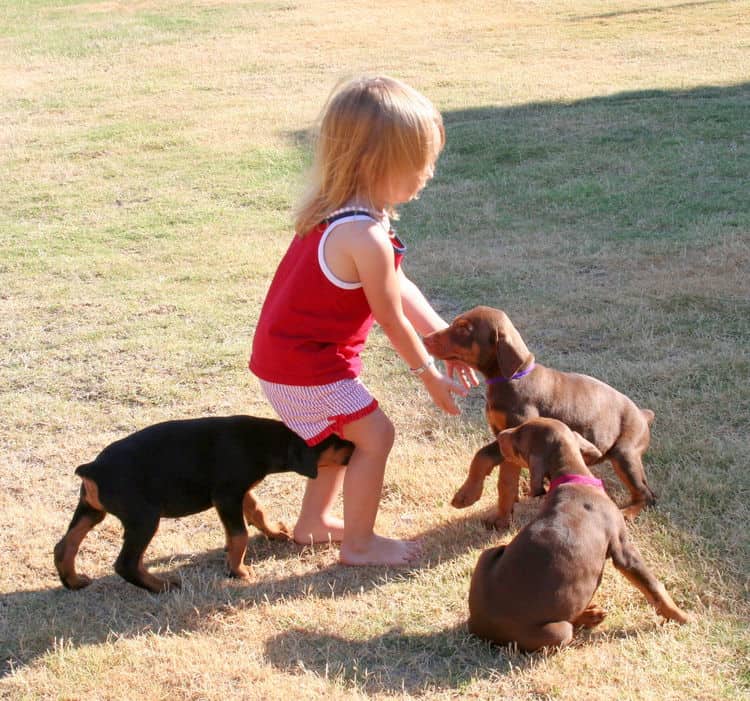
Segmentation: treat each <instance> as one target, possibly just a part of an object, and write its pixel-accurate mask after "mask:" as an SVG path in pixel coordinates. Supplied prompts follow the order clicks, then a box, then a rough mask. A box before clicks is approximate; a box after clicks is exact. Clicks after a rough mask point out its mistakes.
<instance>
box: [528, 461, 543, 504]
mask: <svg viewBox="0 0 750 701" xmlns="http://www.w3.org/2000/svg"><path fill="white" fill-rule="evenodd" d="M529 472H530V473H531V484H530V487H531V496H532V497H540V496H542V495H544V494H546V492H545V489H544V478H545V476H546V475H547V469H546V467H545V463H544V458H542V457H540V456H538V455H531V456H530V458H529Z"/></svg>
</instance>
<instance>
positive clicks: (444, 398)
mask: <svg viewBox="0 0 750 701" xmlns="http://www.w3.org/2000/svg"><path fill="white" fill-rule="evenodd" d="M421 378H422V382H424V386H425V388H426V389H427V391H428V392H429V394H430V397H431V399H432V401H433V402H435V404H436V405H437V406H438V407H440V408H441V409H442V410H443V411H444V412H446V413H447V414H454V415H455V414H460V413H461V410H460V409H459V408H458V407H457V406H456V402H455V401H454V399H453V396H452V395H453V394H457V395H459V396H460V397H465V396H466V395H467V394H468V389H466V388H465V387H462V386H461V385H459V384H458V383H457V382H454V381H453V380H451V379H450V378H449V377H447V376H446V375H443V374H442V373H441V372H440V371H439V370H437V369H436V368H435V367H431V368H430V369H429V370H427V371H426V372H424V373H423V374H422V375H421Z"/></svg>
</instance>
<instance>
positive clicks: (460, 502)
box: [451, 482, 482, 509]
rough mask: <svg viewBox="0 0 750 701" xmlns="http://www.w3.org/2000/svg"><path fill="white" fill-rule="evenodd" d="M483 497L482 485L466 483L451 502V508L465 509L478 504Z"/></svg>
mask: <svg viewBox="0 0 750 701" xmlns="http://www.w3.org/2000/svg"><path fill="white" fill-rule="evenodd" d="M481 496H482V484H481V483H479V484H478V485H477V484H476V483H474V482H465V483H464V484H462V485H461V487H460V488H459V490H458V491H457V492H456V495H455V496H454V497H453V499H452V500H451V506H454V507H455V508H456V509H465V508H466V507H467V506H471V505H472V504H476V503H477V502H478V501H479V499H480V497H481Z"/></svg>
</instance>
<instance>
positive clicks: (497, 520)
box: [482, 514, 510, 531]
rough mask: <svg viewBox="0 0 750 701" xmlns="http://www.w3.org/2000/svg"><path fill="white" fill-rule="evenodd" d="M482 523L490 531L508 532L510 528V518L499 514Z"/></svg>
mask: <svg viewBox="0 0 750 701" xmlns="http://www.w3.org/2000/svg"><path fill="white" fill-rule="evenodd" d="M482 523H483V524H484V527H485V528H486V529H487V530H488V531H507V530H508V529H509V528H510V516H504V515H502V514H497V515H495V516H490V517H489V518H485V519H482Z"/></svg>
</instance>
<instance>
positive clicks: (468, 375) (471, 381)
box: [444, 360, 479, 390]
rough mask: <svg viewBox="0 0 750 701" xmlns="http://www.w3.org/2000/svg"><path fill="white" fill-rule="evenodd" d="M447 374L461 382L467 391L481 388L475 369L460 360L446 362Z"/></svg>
mask: <svg viewBox="0 0 750 701" xmlns="http://www.w3.org/2000/svg"><path fill="white" fill-rule="evenodd" d="M444 362H445V374H446V375H448V377H450V378H452V379H453V380H454V381H456V382H460V383H461V384H462V385H463V386H464V387H465V388H466V389H467V390H468V389H471V388H472V387H478V386H479V380H478V379H477V375H476V373H475V372H474V369H473V368H472V367H470V366H469V365H467V364H466V363H464V362H462V361H460V360H445V361H444Z"/></svg>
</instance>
